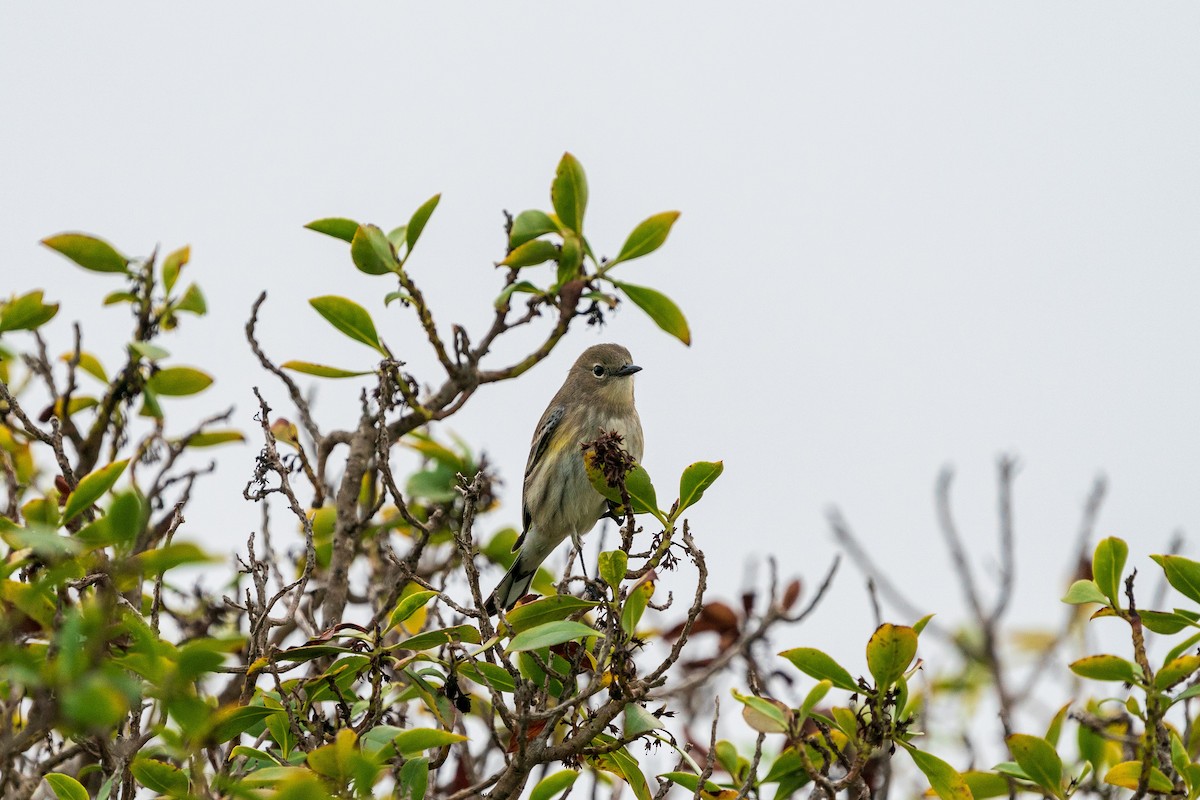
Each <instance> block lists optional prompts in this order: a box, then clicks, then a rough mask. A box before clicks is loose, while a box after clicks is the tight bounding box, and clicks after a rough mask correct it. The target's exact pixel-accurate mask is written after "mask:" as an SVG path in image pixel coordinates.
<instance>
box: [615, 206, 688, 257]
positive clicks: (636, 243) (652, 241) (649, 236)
mask: <svg viewBox="0 0 1200 800" xmlns="http://www.w3.org/2000/svg"><path fill="white" fill-rule="evenodd" d="M677 219H679V212H678V211H664V212H662V213H661V214H655V215H654V216H653V217H650V218H649V219H646V220H644V221H643V222H641V223H640V224H639V225H638V226H637V227H636V228H634V229H633V233H631V234H629V238H628V239H626V240H625V244H623V245H621V252H620V253H618V254H617V257H616V258H614V259H613V260H612V261H610V262H608V266H612V265H613V264H617V263H620V262H622V261H631V260H633V259H635V258H641V257H642V256H644V255H648V254H650V253H653V252H654V251H655V250H657V249H658V248H660V247H662V244H663V242H665V241H666V240H667V234H669V233H670V232H671V226H672V225H674V224H675V220H677Z"/></svg>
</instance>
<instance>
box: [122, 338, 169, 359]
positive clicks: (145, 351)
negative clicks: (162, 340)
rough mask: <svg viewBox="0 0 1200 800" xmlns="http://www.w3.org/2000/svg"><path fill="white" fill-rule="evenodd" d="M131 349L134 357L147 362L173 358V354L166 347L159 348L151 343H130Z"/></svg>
mask: <svg viewBox="0 0 1200 800" xmlns="http://www.w3.org/2000/svg"><path fill="white" fill-rule="evenodd" d="M129 349H130V351H131V352H133V353H134V355H138V356H141V357H142V358H144V359H146V360H147V361H161V360H162V359H164V358H170V356H171V352H170V351H169V350H167V349H166V348H165V347H159V346H158V345H156V344H152V343H150V342H130V343H129Z"/></svg>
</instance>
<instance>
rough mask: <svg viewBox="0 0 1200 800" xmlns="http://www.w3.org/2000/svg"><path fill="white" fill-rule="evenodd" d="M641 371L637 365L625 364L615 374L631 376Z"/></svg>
mask: <svg viewBox="0 0 1200 800" xmlns="http://www.w3.org/2000/svg"><path fill="white" fill-rule="evenodd" d="M641 371H642V368H641V367H639V366H638V365H637V364H626V365H625V366H623V367H621V368H620V369H619V370H617V374H618V375H632V374H633V373H635V372H641Z"/></svg>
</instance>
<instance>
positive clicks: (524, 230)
mask: <svg viewBox="0 0 1200 800" xmlns="http://www.w3.org/2000/svg"><path fill="white" fill-rule="evenodd" d="M547 233H558V223H557V222H555V221H554V218H553V217H551V216H550V215H549V214H547V213H546V212H544V211H536V210H533V209H530V210H529V211H522V212H521V213H520V214H517V218H516V219H514V220H513V226H512V231H511V232H510V233H509V236H508V246H509V247H511V248H514V249H515V248H518V247H520V246H521V245H523V244H525V243H526V242H528V241H532V240H533V239H536V238H537V237H539V236H544V235H545V234H547Z"/></svg>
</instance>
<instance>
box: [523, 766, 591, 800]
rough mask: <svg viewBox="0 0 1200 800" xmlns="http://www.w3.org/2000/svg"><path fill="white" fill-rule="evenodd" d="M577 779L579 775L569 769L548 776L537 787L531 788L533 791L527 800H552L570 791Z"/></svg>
mask: <svg viewBox="0 0 1200 800" xmlns="http://www.w3.org/2000/svg"><path fill="white" fill-rule="evenodd" d="M578 777H579V773H578V772H575V771H574V770H570V769H564V770H560V771H558V772H555V773H554V774H553V775H548V776H546V777H545V778H542V779H541V780H540V781H538V783H537V786H534V787H533V791H532V792H530V794H529V800H553V798H554V797H556V796H558V795H559V794H560V793H561V792H565V791H566V790H567V789H570V788H571V787H572V786H573V785H574V784H575V780H576V779H577V778H578Z"/></svg>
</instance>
